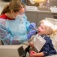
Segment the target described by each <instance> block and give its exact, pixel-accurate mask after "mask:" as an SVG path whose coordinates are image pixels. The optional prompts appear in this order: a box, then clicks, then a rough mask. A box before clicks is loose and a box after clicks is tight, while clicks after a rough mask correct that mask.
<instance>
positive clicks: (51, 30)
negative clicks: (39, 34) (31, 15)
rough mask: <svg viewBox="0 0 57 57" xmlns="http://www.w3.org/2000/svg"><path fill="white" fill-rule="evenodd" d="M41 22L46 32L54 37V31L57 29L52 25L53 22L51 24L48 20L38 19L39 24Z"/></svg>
mask: <svg viewBox="0 0 57 57" xmlns="http://www.w3.org/2000/svg"><path fill="white" fill-rule="evenodd" d="M41 23H43V24H44V26H45V29H46V31H47V34H48V35H49V36H50V37H52V38H53V37H54V36H55V35H56V32H57V29H56V30H55V27H54V24H52V23H51V22H50V21H48V20H45V19H44V20H41V21H40V24H41Z"/></svg>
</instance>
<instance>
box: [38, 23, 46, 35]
mask: <svg viewBox="0 0 57 57" xmlns="http://www.w3.org/2000/svg"><path fill="white" fill-rule="evenodd" d="M38 34H39V35H42V34H47V31H46V28H45V25H44V24H40V26H39V27H38Z"/></svg>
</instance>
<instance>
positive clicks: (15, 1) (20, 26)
mask: <svg viewBox="0 0 57 57" xmlns="http://www.w3.org/2000/svg"><path fill="white" fill-rule="evenodd" d="M24 12H25V8H24V5H23V3H21V2H20V1H19V0H12V1H11V2H10V4H9V5H7V6H6V7H5V8H4V9H3V11H2V13H1V16H0V27H1V28H0V30H3V31H4V32H3V33H2V32H0V33H1V34H4V35H3V37H2V35H1V34H0V35H1V36H0V39H1V40H2V41H3V43H4V44H6V45H8V44H21V43H23V42H25V41H27V40H28V39H29V38H30V37H31V36H32V35H33V34H35V32H36V30H32V29H34V28H35V27H36V25H35V23H30V22H29V21H27V17H26V15H25V14H24ZM29 31H30V32H29ZM31 33H32V34H31Z"/></svg>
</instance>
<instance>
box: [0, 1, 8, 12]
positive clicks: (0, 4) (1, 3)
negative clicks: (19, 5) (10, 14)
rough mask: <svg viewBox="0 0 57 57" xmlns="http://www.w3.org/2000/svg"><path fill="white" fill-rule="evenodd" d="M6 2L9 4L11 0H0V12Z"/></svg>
mask: <svg viewBox="0 0 57 57" xmlns="http://www.w3.org/2000/svg"><path fill="white" fill-rule="evenodd" d="M6 4H9V2H3V1H0V13H1V11H2V9H3V8H4V6H5V5H6Z"/></svg>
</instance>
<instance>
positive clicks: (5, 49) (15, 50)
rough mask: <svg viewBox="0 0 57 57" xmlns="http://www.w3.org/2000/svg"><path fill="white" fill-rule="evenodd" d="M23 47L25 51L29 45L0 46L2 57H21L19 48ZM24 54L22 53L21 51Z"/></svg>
mask: <svg viewBox="0 0 57 57" xmlns="http://www.w3.org/2000/svg"><path fill="white" fill-rule="evenodd" d="M21 46H23V48H24V49H25V48H26V47H27V45H24V44H21V45H0V57H20V54H19V50H20V49H19V48H20V47H21ZM21 52H22V51H21Z"/></svg>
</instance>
